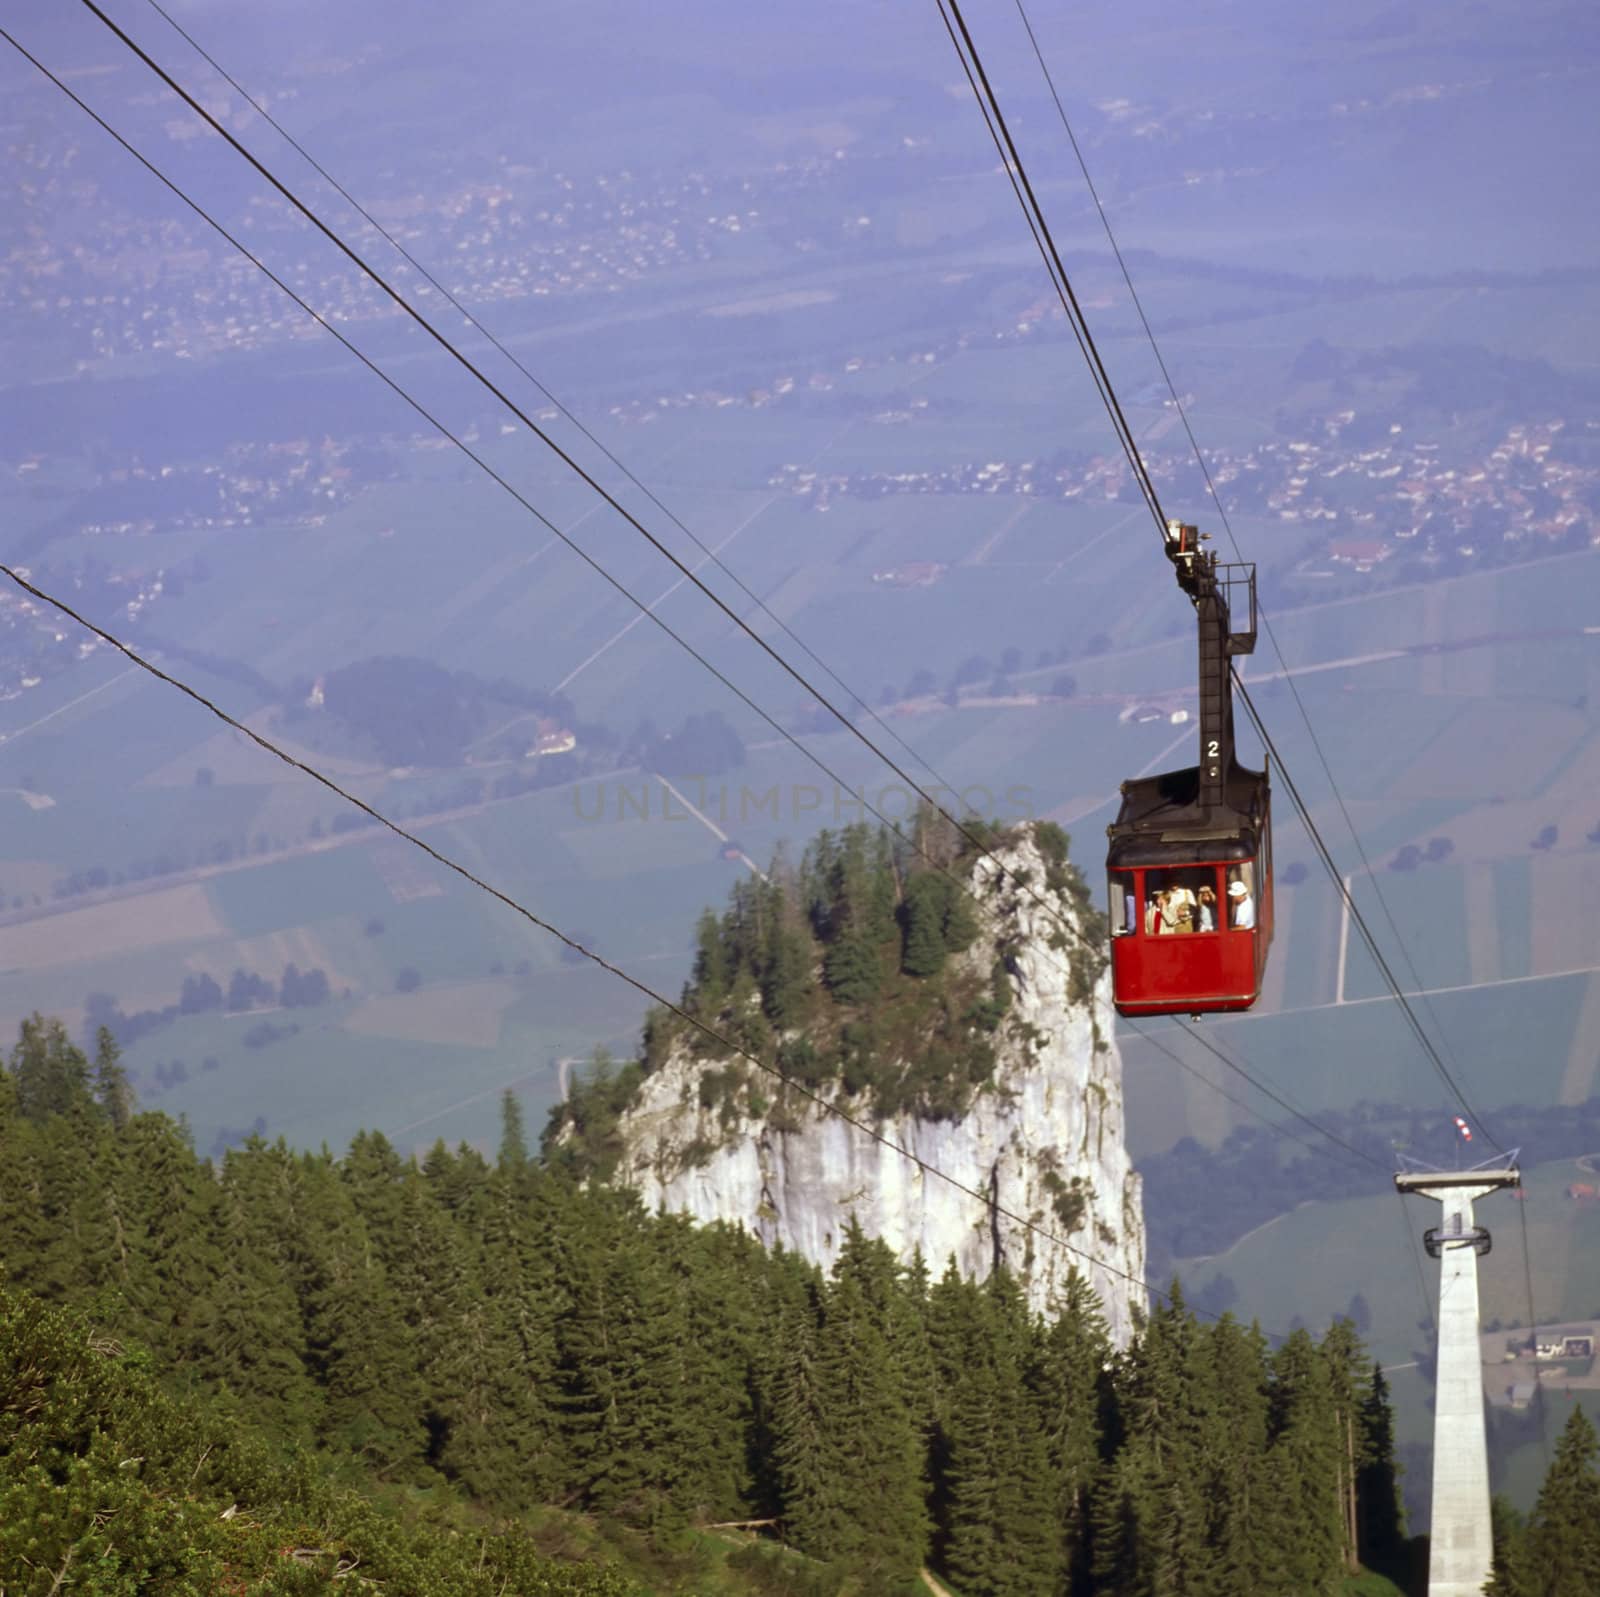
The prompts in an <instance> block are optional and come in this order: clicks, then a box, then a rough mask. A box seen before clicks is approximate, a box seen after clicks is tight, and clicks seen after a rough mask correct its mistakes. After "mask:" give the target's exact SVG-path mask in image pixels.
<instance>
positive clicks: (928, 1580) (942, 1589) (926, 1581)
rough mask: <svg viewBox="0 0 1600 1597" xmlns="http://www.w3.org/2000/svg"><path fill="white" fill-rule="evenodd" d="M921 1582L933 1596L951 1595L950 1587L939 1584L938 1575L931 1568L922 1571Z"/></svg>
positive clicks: (944, 1596)
mask: <svg viewBox="0 0 1600 1597" xmlns="http://www.w3.org/2000/svg"><path fill="white" fill-rule="evenodd" d="M922 1584H923V1585H924V1586H926V1587H927V1588H928V1590H929V1591H931V1592H932V1593H933V1597H953V1593H952V1592H951V1590H950V1588H949V1587H948V1586H942V1585H940V1583H939V1579H938V1577H937V1576H936V1575H935V1574H934V1572H933V1571H932V1570H931V1569H925V1570H923V1571H922Z"/></svg>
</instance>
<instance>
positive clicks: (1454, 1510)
mask: <svg viewBox="0 0 1600 1597" xmlns="http://www.w3.org/2000/svg"><path fill="white" fill-rule="evenodd" d="M1394 1184H1395V1186H1396V1187H1398V1188H1399V1189H1400V1191H1401V1192H1403V1193H1404V1192H1416V1193H1420V1194H1421V1195H1422V1196H1423V1197H1425V1198H1434V1199H1437V1200H1438V1203H1439V1205H1440V1209H1441V1224H1439V1225H1438V1226H1430V1227H1429V1228H1428V1229H1427V1230H1426V1231H1425V1232H1424V1233H1423V1242H1424V1244H1425V1245H1426V1247H1427V1249H1428V1253H1429V1255H1430V1256H1431V1257H1433V1258H1436V1259H1437V1260H1438V1261H1439V1350H1438V1362H1439V1368H1438V1375H1437V1378H1436V1383H1435V1393H1434V1411H1433V1522H1432V1533H1431V1536H1430V1553H1429V1558H1428V1597H1480V1594H1481V1593H1482V1591H1483V1587H1484V1582H1485V1581H1487V1580H1488V1578H1489V1574H1490V1569H1491V1566H1492V1564H1493V1562H1494V1541H1493V1537H1492V1535H1491V1533H1490V1522H1489V1452H1488V1443H1487V1438H1486V1436H1485V1432H1484V1422H1483V1352H1482V1348H1481V1345H1480V1343H1479V1339H1478V1258H1479V1255H1480V1254H1485V1253H1487V1252H1488V1251H1489V1248H1490V1237H1489V1233H1488V1232H1487V1231H1486V1230H1485V1229H1484V1228H1483V1227H1482V1226H1480V1225H1477V1224H1475V1223H1474V1221H1473V1217H1472V1205H1473V1202H1474V1201H1475V1200H1476V1199H1478V1198H1484V1197H1487V1196H1488V1195H1489V1194H1490V1193H1491V1192H1494V1191H1496V1190H1497V1189H1498V1188H1500V1187H1516V1186H1520V1185H1521V1184H1522V1176H1521V1174H1520V1173H1519V1171H1518V1170H1517V1165H1516V1153H1515V1152H1513V1153H1511V1154H1509V1155H1507V1156H1506V1157H1505V1158H1504V1160H1503V1161H1497V1162H1496V1163H1494V1164H1492V1165H1482V1166H1479V1167H1478V1168H1476V1169H1473V1170H1422V1169H1411V1170H1406V1171H1402V1172H1401V1173H1400V1174H1399V1175H1397V1176H1396V1177H1395V1178H1394Z"/></svg>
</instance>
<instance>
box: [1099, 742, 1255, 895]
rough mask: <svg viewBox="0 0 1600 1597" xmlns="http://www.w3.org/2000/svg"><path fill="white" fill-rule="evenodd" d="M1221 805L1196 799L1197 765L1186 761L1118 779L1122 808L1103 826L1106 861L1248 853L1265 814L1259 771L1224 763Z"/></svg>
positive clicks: (1174, 860) (1180, 860)
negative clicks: (1107, 844) (1151, 773)
mask: <svg viewBox="0 0 1600 1597" xmlns="http://www.w3.org/2000/svg"><path fill="white" fill-rule="evenodd" d="M1223 795H1224V802H1223V804H1222V805H1221V807H1217V806H1213V807H1211V808H1210V809H1206V808H1203V807H1202V806H1201V804H1200V771H1199V768H1198V767H1197V766H1193V765H1191V766H1186V767H1185V768H1184V769H1182V770H1179V771H1163V772H1161V773H1160V774H1159V775H1157V776H1145V777H1136V778H1134V779H1133V780H1132V781H1128V782H1124V783H1123V784H1122V808H1121V810H1120V811H1119V812H1118V814H1117V818H1116V820H1115V822H1113V823H1112V824H1111V825H1110V826H1108V827H1107V828H1106V834H1107V836H1108V837H1109V838H1110V839H1111V846H1110V849H1109V851H1108V853H1107V858H1106V864H1107V865H1108V866H1110V867H1111V868H1112V869H1113V870H1115V869H1117V868H1118V867H1126V866H1130V865H1181V864H1184V863H1187V862H1193V861H1198V860H1247V859H1254V858H1255V856H1256V854H1257V853H1258V852H1259V851H1260V837H1261V832H1262V830H1263V829H1264V828H1265V825H1266V820H1267V778H1266V773H1265V772H1263V771H1249V770H1246V769H1245V768H1244V767H1243V766H1242V765H1237V764H1235V765H1232V766H1230V767H1229V770H1228V774H1227V779H1226V783H1225V785H1224V789H1223Z"/></svg>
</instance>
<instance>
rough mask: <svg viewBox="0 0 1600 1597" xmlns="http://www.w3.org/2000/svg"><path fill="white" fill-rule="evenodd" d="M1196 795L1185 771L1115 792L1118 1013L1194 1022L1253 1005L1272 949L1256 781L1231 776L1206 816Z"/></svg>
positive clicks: (1265, 845) (1196, 776)
mask: <svg viewBox="0 0 1600 1597" xmlns="http://www.w3.org/2000/svg"><path fill="white" fill-rule="evenodd" d="M1199 792H1200V772H1199V769H1198V768H1197V767H1190V768H1189V769H1188V770H1186V771H1169V772H1167V773H1166V774H1165V775H1163V776H1151V777H1145V778H1142V779H1140V780H1138V781H1133V782H1125V783H1124V784H1123V788H1122V809H1121V812H1120V813H1119V814H1118V816H1117V819H1116V822H1115V824H1114V825H1112V826H1111V827H1110V828H1109V829H1108V830H1109V832H1110V834H1111V847H1110V851H1109V853H1108V856H1107V860H1106V865H1107V869H1108V873H1109V878H1110V919H1111V985H1112V995H1113V997H1114V999H1115V1002H1116V1006H1117V1010H1118V1013H1120V1014H1123V1015H1128V1016H1131V1017H1134V1018H1137V1017H1138V1016H1140V1015H1202V1014H1206V1013H1209V1012H1213V1011H1216V1010H1228V1009H1248V1008H1249V1007H1250V1006H1251V1005H1252V1004H1253V1003H1254V1002H1255V1001H1256V999H1257V998H1259V997H1260V996H1261V977H1262V973H1263V972H1264V971H1265V970H1266V965H1267V947H1268V945H1269V944H1270V943H1271V941H1272V852H1271V851H1272V841H1271V839H1272V832H1271V828H1270V825H1269V820H1268V795H1267V778H1266V774H1265V773H1264V772H1261V771H1246V770H1244V769H1243V768H1242V767H1240V766H1237V765H1235V766H1234V767H1233V769H1232V770H1231V772H1230V773H1229V780H1228V782H1227V784H1226V790H1225V802H1224V804H1223V805H1222V806H1221V807H1220V808H1213V809H1212V810H1210V811H1209V812H1208V811H1206V810H1204V809H1202V808H1201V806H1200V804H1199V802H1198V798H1199Z"/></svg>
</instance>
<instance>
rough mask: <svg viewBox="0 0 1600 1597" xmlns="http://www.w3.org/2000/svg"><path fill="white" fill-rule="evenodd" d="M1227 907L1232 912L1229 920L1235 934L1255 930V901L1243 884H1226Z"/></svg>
mask: <svg viewBox="0 0 1600 1597" xmlns="http://www.w3.org/2000/svg"><path fill="white" fill-rule="evenodd" d="M1228 907H1229V909H1230V910H1231V911H1232V914H1231V916H1230V917H1229V919H1230V921H1231V922H1232V925H1233V929H1234V930H1235V931H1236V932H1248V931H1253V930H1254V929H1255V924H1256V906H1255V900H1254V899H1253V898H1251V896H1250V889H1249V888H1248V887H1246V886H1245V885H1244V883H1243V882H1237V881H1235V882H1229V883H1228Z"/></svg>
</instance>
